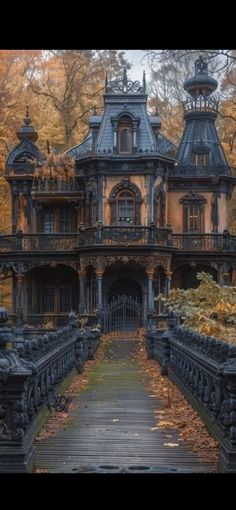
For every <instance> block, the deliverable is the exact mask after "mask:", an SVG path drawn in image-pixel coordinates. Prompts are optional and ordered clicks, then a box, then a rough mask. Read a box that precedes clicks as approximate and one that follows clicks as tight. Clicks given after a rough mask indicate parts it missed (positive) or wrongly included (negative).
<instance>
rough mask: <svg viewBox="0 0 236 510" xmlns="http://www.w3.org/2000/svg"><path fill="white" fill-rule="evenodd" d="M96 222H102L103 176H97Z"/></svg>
mask: <svg viewBox="0 0 236 510" xmlns="http://www.w3.org/2000/svg"><path fill="white" fill-rule="evenodd" d="M98 221H99V222H101V223H102V222H103V175H99V176H98Z"/></svg>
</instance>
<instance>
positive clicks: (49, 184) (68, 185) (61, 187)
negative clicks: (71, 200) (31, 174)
mask: <svg viewBox="0 0 236 510" xmlns="http://www.w3.org/2000/svg"><path fill="white" fill-rule="evenodd" d="M78 191H79V186H78V182H77V181H76V180H75V179H70V180H67V181H65V180H63V179H35V180H34V183H33V186H32V192H33V193H76V192H78Z"/></svg>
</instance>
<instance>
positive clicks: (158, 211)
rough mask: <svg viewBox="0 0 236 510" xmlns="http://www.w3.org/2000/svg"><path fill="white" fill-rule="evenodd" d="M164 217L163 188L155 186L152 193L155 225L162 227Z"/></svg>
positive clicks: (164, 199) (164, 201)
mask: <svg viewBox="0 0 236 510" xmlns="http://www.w3.org/2000/svg"><path fill="white" fill-rule="evenodd" d="M165 219H166V196H165V192H164V189H163V188H160V187H158V188H156V190H155V193H154V222H155V225H156V227H164V226H165Z"/></svg>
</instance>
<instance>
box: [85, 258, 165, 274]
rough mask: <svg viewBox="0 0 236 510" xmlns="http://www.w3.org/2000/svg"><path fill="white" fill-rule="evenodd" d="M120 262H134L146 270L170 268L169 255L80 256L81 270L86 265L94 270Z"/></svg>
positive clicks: (125, 263)
mask: <svg viewBox="0 0 236 510" xmlns="http://www.w3.org/2000/svg"><path fill="white" fill-rule="evenodd" d="M116 262H120V263H121V264H124V265H128V264H129V263H135V264H137V265H139V266H141V267H142V268H143V269H145V270H148V271H154V270H155V269H156V268H157V267H162V268H163V269H165V271H169V270H170V263H171V255H158V254H157V255H152V256H144V255H140V256H133V255H131V256H128V255H125V256H124V255H111V256H108V255H104V256H100V257H81V259H80V268H81V271H86V268H87V267H88V266H93V267H94V268H95V270H98V271H105V270H106V269H107V268H108V267H109V266H111V265H112V264H115V263H116Z"/></svg>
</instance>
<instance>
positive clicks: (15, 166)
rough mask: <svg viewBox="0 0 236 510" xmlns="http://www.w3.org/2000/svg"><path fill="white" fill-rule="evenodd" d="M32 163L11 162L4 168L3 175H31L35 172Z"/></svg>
mask: <svg viewBox="0 0 236 510" xmlns="http://www.w3.org/2000/svg"><path fill="white" fill-rule="evenodd" d="M35 168H36V166H35V164H34V163H19V162H17V163H12V164H11V165H7V166H6V168H5V175H10V176H11V175H12V176H13V175H33V174H34V172H35Z"/></svg>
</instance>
